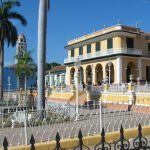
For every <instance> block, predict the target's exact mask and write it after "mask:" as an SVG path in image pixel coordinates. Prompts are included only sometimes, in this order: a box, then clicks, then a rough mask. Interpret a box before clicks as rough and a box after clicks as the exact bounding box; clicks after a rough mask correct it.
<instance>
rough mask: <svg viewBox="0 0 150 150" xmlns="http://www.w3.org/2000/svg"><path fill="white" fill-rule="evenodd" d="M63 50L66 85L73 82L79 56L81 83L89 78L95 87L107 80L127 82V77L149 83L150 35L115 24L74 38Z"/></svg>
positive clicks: (138, 29) (137, 29)
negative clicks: (130, 76) (66, 52)
mask: <svg viewBox="0 0 150 150" xmlns="http://www.w3.org/2000/svg"><path fill="white" fill-rule="evenodd" d="M65 48H67V49H68V58H66V59H65V60H64V63H65V65H66V75H67V78H66V79H67V81H66V83H67V85H70V84H72V83H73V80H74V77H75V71H77V68H76V67H75V61H76V59H77V58H78V57H79V59H80V61H81V67H80V69H79V79H80V80H79V81H80V83H82V82H84V83H85V84H87V82H88V81H89V79H90V81H91V83H92V84H93V85H97V84H98V83H99V82H100V81H102V80H103V79H106V78H109V80H110V83H114V84H118V83H126V82H129V75H133V78H134V80H137V78H140V79H141V80H144V81H150V33H147V32H144V31H141V29H140V28H136V27H129V26H125V25H121V24H117V25H114V26H111V27H108V28H104V29H102V30H99V31H96V32H93V33H91V34H86V35H84V36H81V37H78V38H76V39H73V40H71V41H69V42H68V44H67V46H65Z"/></svg>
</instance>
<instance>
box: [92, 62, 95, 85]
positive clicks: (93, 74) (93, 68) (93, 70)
mask: <svg viewBox="0 0 150 150" xmlns="http://www.w3.org/2000/svg"><path fill="white" fill-rule="evenodd" d="M92 84H93V85H95V67H94V65H92Z"/></svg>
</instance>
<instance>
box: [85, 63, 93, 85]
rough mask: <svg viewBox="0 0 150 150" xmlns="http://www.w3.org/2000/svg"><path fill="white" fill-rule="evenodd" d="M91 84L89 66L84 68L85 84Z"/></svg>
mask: <svg viewBox="0 0 150 150" xmlns="http://www.w3.org/2000/svg"><path fill="white" fill-rule="evenodd" d="M88 83H89V84H92V68H91V66H90V65H88V66H87V67H86V84H88Z"/></svg>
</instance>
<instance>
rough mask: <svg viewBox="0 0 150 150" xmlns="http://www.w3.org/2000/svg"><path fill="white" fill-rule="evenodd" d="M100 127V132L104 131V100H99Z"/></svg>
mask: <svg viewBox="0 0 150 150" xmlns="http://www.w3.org/2000/svg"><path fill="white" fill-rule="evenodd" d="M99 121H100V122H99V129H100V133H101V132H102V100H101V99H100V100H99Z"/></svg>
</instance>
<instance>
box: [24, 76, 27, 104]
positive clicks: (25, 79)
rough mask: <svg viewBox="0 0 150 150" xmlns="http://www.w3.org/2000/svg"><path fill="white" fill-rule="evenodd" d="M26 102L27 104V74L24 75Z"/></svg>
mask: <svg viewBox="0 0 150 150" xmlns="http://www.w3.org/2000/svg"><path fill="white" fill-rule="evenodd" d="M24 91H25V104H27V76H26V74H25V75H24Z"/></svg>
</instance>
